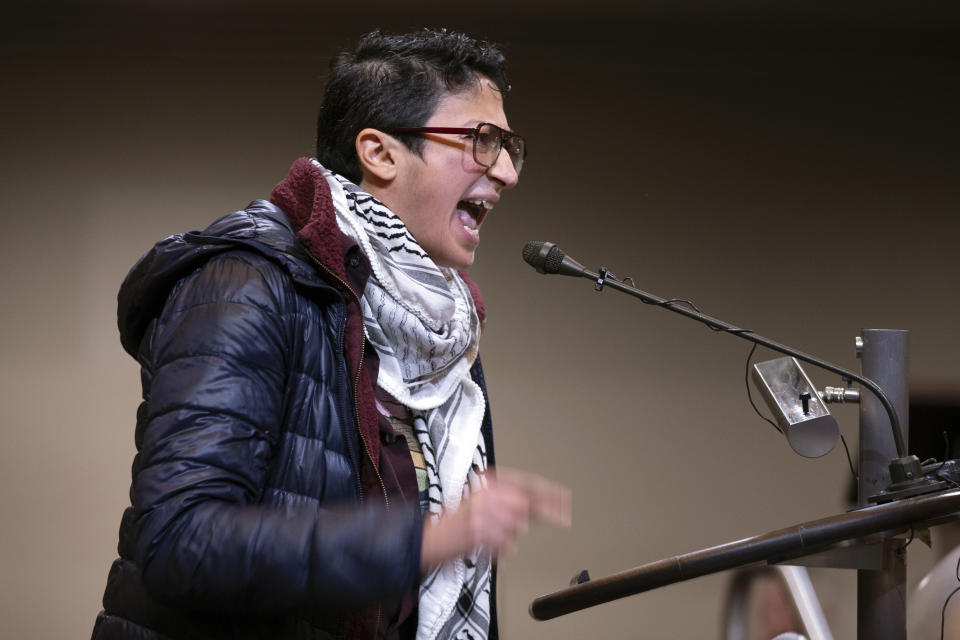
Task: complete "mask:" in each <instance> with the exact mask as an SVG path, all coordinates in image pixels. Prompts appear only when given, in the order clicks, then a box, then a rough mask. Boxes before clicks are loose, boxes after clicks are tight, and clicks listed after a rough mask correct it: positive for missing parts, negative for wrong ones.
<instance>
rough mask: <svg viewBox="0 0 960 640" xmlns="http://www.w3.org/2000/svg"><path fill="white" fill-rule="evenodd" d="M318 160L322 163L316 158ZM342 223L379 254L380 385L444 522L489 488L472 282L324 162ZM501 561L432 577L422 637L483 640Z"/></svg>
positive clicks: (476, 555) (372, 255) (427, 580)
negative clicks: (398, 414)
mask: <svg viewBox="0 0 960 640" xmlns="http://www.w3.org/2000/svg"><path fill="white" fill-rule="evenodd" d="M314 162H316V161H314ZM316 164H317V166H318V167H320V169H321V170H322V171H323V174H324V177H325V178H326V179H327V183H328V184H329V185H330V191H331V194H332V196H333V204H334V208H335V210H336V213H337V224H338V225H339V227H340V230H341V231H342V232H343V233H344V234H346V235H347V236H349V237H350V238H352V239H353V240H354V241H356V242H357V244H359V245H360V248H361V249H362V250H363V252H364V254H365V255H366V256H367V258H368V259H369V260H370V264H371V267H372V274H371V276H370V279H369V280H368V282H367V286H366V288H365V289H364V293H363V297H362V298H361V306H362V309H363V320H364V327H365V331H366V337H367V339H368V340H369V341H370V343H371V344H372V345H373V346H374V348H375V349H376V350H377V353H378V355H379V356H380V370H379V374H378V377H377V381H378V385H379V386H380V387H382V388H383V389H384V390H385V391H386V392H387V393H389V394H390V395H391V396H393V397H394V398H395V399H396V400H398V401H399V402H400V403H401V404H403V405H404V406H406V407H407V408H408V409H409V410H410V412H411V414H412V415H413V416H414V420H413V426H414V432H415V433H416V435H417V439H418V441H419V443H420V447H421V449H422V450H423V455H424V459H425V461H426V467H427V479H428V481H429V488H428V499H429V517H430V518H431V519H432V520H436V519H439V518H440V517H441V515H442V514H443V513H444V512H453V511H456V509H457V508H458V507H459V506H460V502H461V501H462V500H463V499H464V498H466V497H468V496H469V495H470V493H471V491H476V490H478V489H480V488H481V487H483V486H484V485H485V482H486V481H485V479H484V475H483V473H484V471H485V470H486V466H487V463H486V452H485V450H484V443H483V435H482V434H481V432H480V425H481V423H482V421H483V414H484V409H485V402H484V398H483V392H482V391H481V389H480V387H479V385H477V383H475V382H474V381H473V379H472V378H471V377H470V367H471V366H472V365H473V363H474V361H475V360H476V357H477V348H478V342H479V337H480V321H479V318H478V317H477V312H476V308H475V307H474V304H473V298H472V297H471V295H470V291H469V289H468V288H467V285H466V283H464V281H463V280H462V279H461V278H460V276H459V275H458V274H457V272H456V271H455V270H454V269H449V268H445V267H438V266H437V265H436V264H435V263H434V262H433V260H431V259H430V257H429V256H428V255H427V253H426V252H425V251H424V250H423V248H422V247H421V246H420V245H419V244H418V243H417V241H416V240H415V239H414V237H413V236H412V235H411V234H410V232H409V231H408V230H407V228H406V225H404V223H403V222H402V221H401V220H400V218H398V217H397V216H396V215H394V214H393V213H392V212H391V211H390V210H389V209H388V208H387V207H386V206H384V205H383V204H382V203H381V202H379V201H378V200H377V199H376V198H374V197H373V196H372V195H370V194H369V193H367V192H365V191H364V190H362V189H361V188H360V187H358V186H357V185H355V184H353V183H352V182H350V181H349V180H347V179H346V178H343V177H342V176H339V175H337V174H335V173H333V172H331V171H328V170H327V169H324V168H323V167H322V166H321V165H320V164H319V163H316ZM490 574H491V558H490V555H489V554H487V553H481V552H478V551H473V552H471V553H470V554H468V556H466V557H461V558H457V559H455V560H453V561H451V562H448V563H445V564H443V565H441V566H439V567H437V568H436V569H434V570H433V571H431V572H430V573H429V574H428V575H426V576H424V577H423V580H422V582H421V586H420V601H419V619H418V627H417V640H435V639H437V638H441V639H444V640H446V639H447V638H457V639H468V638H469V639H478V640H479V639H483V638H486V637H487V634H488V631H489V627H490Z"/></svg>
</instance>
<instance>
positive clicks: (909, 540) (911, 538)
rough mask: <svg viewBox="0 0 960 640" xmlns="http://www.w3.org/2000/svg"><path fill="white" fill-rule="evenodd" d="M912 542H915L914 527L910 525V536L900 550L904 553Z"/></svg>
mask: <svg viewBox="0 0 960 640" xmlns="http://www.w3.org/2000/svg"><path fill="white" fill-rule="evenodd" d="M911 542H913V527H910V537H909V538H908V539H907V541H906V542H904V543H903V546H902V547H900V552H901V553H903V552H904V551H906V550H907V547H909V546H910V543H911Z"/></svg>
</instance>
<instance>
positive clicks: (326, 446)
mask: <svg viewBox="0 0 960 640" xmlns="http://www.w3.org/2000/svg"><path fill="white" fill-rule="evenodd" d="M319 274H320V271H318V269H317V266H316V263H315V262H314V261H313V260H312V258H311V257H310V256H309V255H307V253H306V252H305V251H304V249H303V248H302V247H301V245H300V244H299V243H298V241H297V238H296V235H295V233H294V231H293V229H292V228H291V225H290V222H289V220H288V219H287V217H286V216H285V215H284V213H283V212H282V211H281V210H280V209H279V208H277V207H276V206H274V205H273V204H271V203H269V202H266V201H257V202H254V203H252V204H251V205H250V206H249V207H248V208H247V209H246V210H244V211H238V212H235V213H233V214H230V215H228V216H226V217H224V218H222V219H221V220H219V221H217V222H216V223H214V224H213V225H211V226H210V227H209V228H207V229H206V230H204V231H203V232H190V233H187V234H184V235H179V236H173V237H171V238H168V239H167V240H165V241H163V242H161V243H160V244H158V245H157V246H156V247H155V248H154V249H153V250H152V251H151V252H150V253H148V254H147V255H146V256H144V258H142V259H141V261H140V262H138V263H137V265H136V266H135V267H134V268H133V270H132V271H131V272H130V274H129V275H128V276H127V280H126V281H125V282H124V285H123V288H122V289H121V292H120V297H119V302H120V317H119V322H120V326H121V337H122V342H123V345H124V347H125V348H126V349H127V351H129V352H130V353H131V354H132V355H134V356H135V357H136V358H137V360H138V361H139V362H140V364H141V366H142V378H143V394H144V395H143V402H142V404H141V405H140V408H139V411H138V415H137V430H136V446H137V450H138V454H137V456H136V459H135V461H134V465H133V484H132V487H131V503H132V506H131V507H129V508H128V509H127V510H126V512H125V514H124V517H123V522H122V524H121V530H120V543H119V552H120V557H119V558H118V559H117V560H116V561H115V562H114V564H113V567H112V568H111V571H110V575H109V578H108V584H107V589H106V592H105V594H104V611H103V612H101V614H100V615H99V616H98V618H97V623H96V626H95V628H94V634H93V635H94V638H96V639H98V640H105V639H110V638H143V639H148V638H153V639H160V638H167V637H169V638H261V637H264V638H265V637H269V638H329V637H342V636H343V634H344V633H345V625H346V616H347V615H349V614H348V613H345V612H349V611H351V608H352V607H355V606H356V605H357V603H370V604H372V603H376V602H377V601H378V600H381V599H385V598H391V597H396V596H397V595H398V594H400V593H403V592H404V591H405V590H407V589H409V588H410V587H411V586H412V585H413V584H415V582H416V580H417V576H418V570H419V552H420V537H421V533H422V520H421V517H420V515H419V514H418V512H417V509H416V507H415V505H406V504H402V503H401V504H399V505H394V506H392V508H391V509H390V510H385V509H384V508H383V506H382V504H381V505H369V506H362V505H361V501H362V500H361V489H360V486H361V485H360V467H361V465H362V463H363V460H362V456H364V455H365V453H364V449H363V448H364V441H363V439H362V438H361V436H360V431H359V429H358V424H357V415H358V412H357V410H356V406H355V403H356V402H357V400H356V396H355V391H354V381H353V379H352V375H351V372H350V371H348V367H347V365H346V363H345V360H344V356H343V351H344V344H343V342H344V326H345V322H346V315H347V312H346V303H345V300H344V297H343V296H342V294H341V292H340V291H339V290H338V288H337V287H335V286H333V285H331V283H330V282H328V281H326V280H324V278H322V277H321V276H320V275H319ZM353 374H356V372H353ZM487 427H488V428H489V426H488V425H487ZM366 455H369V453H367V454H366ZM347 605H349V606H347ZM373 606H374V610H375V609H376V605H375V604H374V605H373ZM225 612H230V613H229V615H224V613H225Z"/></svg>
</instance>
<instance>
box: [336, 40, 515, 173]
mask: <svg viewBox="0 0 960 640" xmlns="http://www.w3.org/2000/svg"><path fill="white" fill-rule="evenodd" d="M504 62H505V59H504V56H503V53H502V52H501V51H500V50H499V49H498V48H497V46H496V45H494V44H492V43H489V42H485V41H482V40H476V39H474V38H471V37H470V36H467V35H464V34H462V33H456V32H453V31H447V30H446V29H440V30H435V29H424V30H422V31H416V32H414V33H407V34H402V35H386V34H382V33H380V32H379V31H373V32H371V33H368V34H367V35H365V36H363V37H362V38H361V39H360V41H359V42H358V43H357V46H356V48H355V49H354V50H353V51H344V52H342V53H340V54H339V55H338V56H336V57H335V58H334V59H333V60H332V61H331V63H330V76H329V79H328V81H327V87H326V89H325V90H324V94H323V104H322V105H321V106H320V113H319V115H318V116H317V159H318V160H319V161H320V163H321V164H323V165H324V166H325V167H327V168H328V169H330V170H331V171H335V172H337V173H339V174H340V175H342V176H344V177H346V178H347V179H349V180H351V181H353V182H355V183H359V182H360V181H361V180H362V178H363V172H362V170H361V168H360V160H359V159H358V158H357V152H356V148H355V146H354V141H355V140H356V137H357V134H358V133H360V131H361V130H362V129H364V128H366V127H372V128H374V129H380V130H381V131H383V130H386V129H390V128H393V127H420V126H423V125H424V124H425V123H426V121H427V120H429V119H430V116H431V115H433V112H434V111H436V109H437V106H438V105H439V102H440V100H441V99H443V97H444V96H446V95H449V94H452V93H457V92H460V91H464V90H466V89H468V88H470V86H471V85H473V84H474V83H475V82H476V81H477V79H478V76H485V77H487V78H489V79H490V80H491V81H492V82H493V83H494V84H495V85H496V86H497V89H499V90H500V91H501V92H502V93H506V92H507V91H509V90H510V85H509V83H508V82H507V76H506V73H505V72H504ZM396 137H397V138H399V139H400V140H401V141H402V142H403V143H404V144H406V145H407V147H409V148H410V149H411V150H413V151H414V152H416V153H420V152H421V150H422V148H423V138H422V137H419V136H416V135H410V134H397V136H396Z"/></svg>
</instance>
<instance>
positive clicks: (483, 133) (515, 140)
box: [473, 122, 525, 173]
mask: <svg viewBox="0 0 960 640" xmlns="http://www.w3.org/2000/svg"><path fill="white" fill-rule="evenodd" d="M473 144H474V159H475V160H476V161H477V162H478V163H479V164H482V165H483V166H485V167H492V166H493V165H494V163H496V161H497V157H498V156H499V155H500V149H501V148H505V149H506V150H507V155H509V156H510V161H511V162H512V163H513V169H514V171H516V172H517V173H520V169H521V168H522V167H523V157H524V151H525V144H524V140H523V138H521V137H520V136H518V135H516V134H512V133H509V132H507V131H504V130H503V129H501V128H500V127H498V126H497V125H495V124H490V123H488V122H486V123H483V124H481V125H480V126H479V127H478V129H477V134H476V137H474V140H473Z"/></svg>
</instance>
